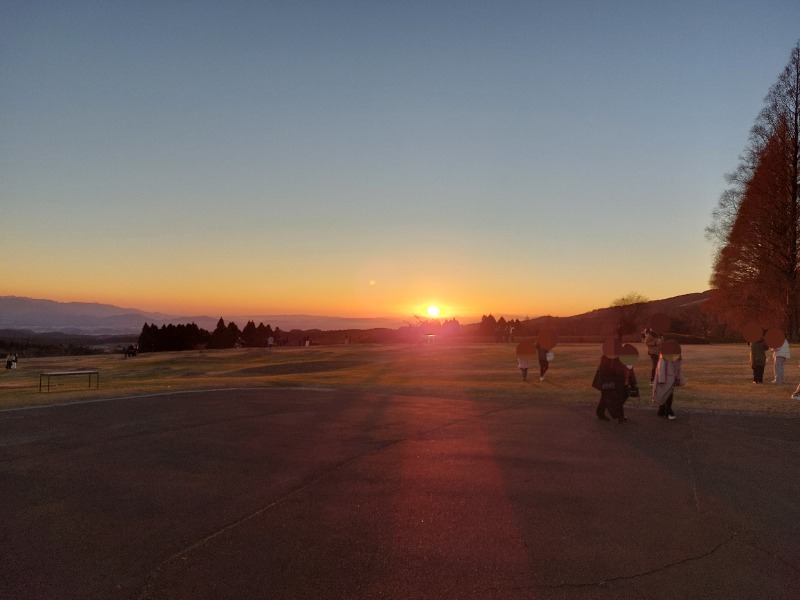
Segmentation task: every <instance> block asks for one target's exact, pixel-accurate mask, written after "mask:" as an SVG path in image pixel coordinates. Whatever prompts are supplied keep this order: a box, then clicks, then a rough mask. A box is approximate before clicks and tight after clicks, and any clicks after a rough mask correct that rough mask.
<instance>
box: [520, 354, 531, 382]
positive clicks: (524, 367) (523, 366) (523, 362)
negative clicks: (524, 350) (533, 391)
mask: <svg viewBox="0 0 800 600" xmlns="http://www.w3.org/2000/svg"><path fill="white" fill-rule="evenodd" d="M517 365H518V366H519V370H520V373H522V381H528V369H530V368H531V363H530V362H529V361H528V359H527V358H525V357H522V356H517Z"/></svg>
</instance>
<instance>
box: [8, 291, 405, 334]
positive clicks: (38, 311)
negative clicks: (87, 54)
mask: <svg viewBox="0 0 800 600" xmlns="http://www.w3.org/2000/svg"><path fill="white" fill-rule="evenodd" d="M220 316H221V317H222V318H223V319H224V320H225V322H226V323H228V322H230V321H233V322H234V323H236V324H237V325H238V326H239V327H240V328H242V327H244V326H245V325H246V324H247V322H248V321H254V322H255V323H256V325H258V324H259V323H264V325H270V326H272V327H273V328H275V327H280V328H281V329H283V330H284V331H290V330H292V329H302V330H309V329H321V330H344V329H373V328H379V327H388V328H392V329H396V328H399V327H402V326H403V321H402V319H380V318H346V317H326V316H316V315H250V316H248V315H231V316H226V315H217V316H207V315H195V316H182V315H170V314H165V313H154V312H147V311H143V310H139V309H136V308H122V307H119V306H113V305H111V304H97V303H91V302H56V301H54V300H41V299H35V298H24V297H18V296H0V329H25V330H28V331H34V332H51V331H59V332H67V333H89V334H98V335H99V334H117V333H137V334H138V333H140V332H141V330H142V326H143V325H144V324H145V323H151V324H152V323H155V324H156V325H159V326H161V325H168V324H170V323H172V324H174V325H179V324H181V323H196V324H197V326H198V327H200V328H202V329H206V330H207V331H213V330H214V328H215V327H216V326H217V322H218V321H219V319H220Z"/></svg>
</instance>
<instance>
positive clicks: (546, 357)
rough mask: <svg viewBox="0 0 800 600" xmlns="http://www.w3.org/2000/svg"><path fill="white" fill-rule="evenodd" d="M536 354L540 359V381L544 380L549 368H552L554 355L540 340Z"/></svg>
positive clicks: (537, 343)
mask: <svg viewBox="0 0 800 600" xmlns="http://www.w3.org/2000/svg"><path fill="white" fill-rule="evenodd" d="M536 355H537V357H538V359H539V381H544V374H545V373H547V369H549V368H550V360H551V359H552V356H553V355H552V353H551V352H550V351H549V350H548V349H547V348H545V347H544V346H542V345H541V344H540V343H539V342H536Z"/></svg>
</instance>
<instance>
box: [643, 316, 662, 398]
mask: <svg viewBox="0 0 800 600" xmlns="http://www.w3.org/2000/svg"><path fill="white" fill-rule="evenodd" d="M644 343H645V345H646V346H647V354H648V355H649V356H650V362H652V363H653V366H652V368H651V369H650V385H652V384H653V380H654V379H655V377H656V366H657V365H658V359H659V356H661V344H663V343H664V336H662V335H660V334H659V333H656V331H655V330H654V329H653V328H652V327H648V328H647V329H646V330H645V332H644Z"/></svg>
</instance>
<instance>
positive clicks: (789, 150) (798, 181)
mask: <svg viewBox="0 0 800 600" xmlns="http://www.w3.org/2000/svg"><path fill="white" fill-rule="evenodd" d="M727 180H728V183H729V184H730V186H731V187H730V188H729V189H727V190H726V191H725V192H724V193H723V194H722V196H721V197H720V200H719V202H718V204H717V207H716V209H715V210H714V212H713V216H712V219H713V220H712V223H711V225H709V226H708V227H707V228H706V235H707V237H708V238H709V239H711V240H713V241H714V242H715V243H716V245H717V255H716V258H715V261H714V267H713V271H712V275H711V285H712V287H713V290H712V296H711V300H710V302H709V307H710V308H711V309H712V310H714V311H715V312H716V313H717V314H718V315H721V316H722V317H723V318H724V319H726V320H728V321H729V322H732V323H733V324H734V325H735V326H740V325H742V324H743V323H744V322H746V321H750V320H756V321H758V322H760V323H761V324H762V325H772V326H778V327H781V328H783V330H784V332H785V333H786V335H787V337H788V338H789V339H790V341H796V340H797V334H798V324H800V321H799V320H798V319H799V318H800V302H799V300H800V273H799V270H800V256H798V250H799V249H800V223H799V222H798V219H799V218H800V193H799V191H798V190H799V186H800V42H798V44H797V45H796V46H795V47H794V49H793V50H792V53H791V58H790V61H789V64H788V65H787V66H786V68H785V69H784V70H783V72H782V73H781V75H780V76H779V77H778V81H777V82H776V83H775V84H774V85H773V86H772V88H770V91H769V93H768V94H767V97H766V98H765V99H764V108H763V109H762V110H761V113H760V114H759V116H758V118H757V119H756V122H755V124H754V125H753V128H752V129H751V131H750V140H749V143H748V146H747V148H746V149H745V152H744V153H743V155H742V156H741V157H740V164H739V166H738V168H737V169H736V171H735V172H733V173H731V174H730V175H728V176H727Z"/></svg>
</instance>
